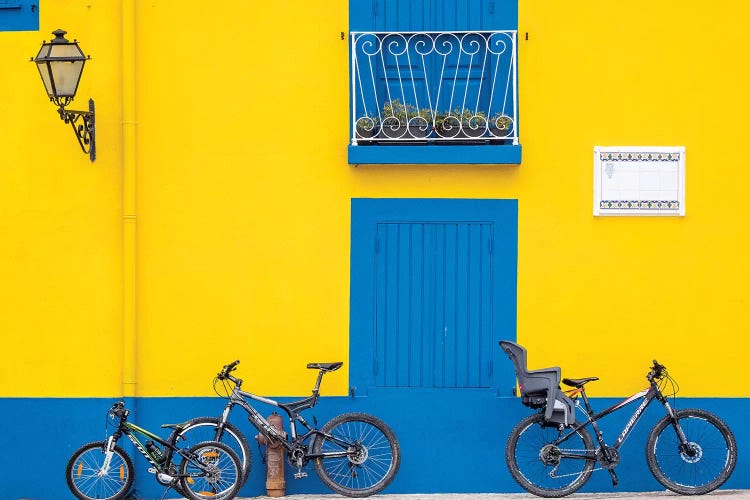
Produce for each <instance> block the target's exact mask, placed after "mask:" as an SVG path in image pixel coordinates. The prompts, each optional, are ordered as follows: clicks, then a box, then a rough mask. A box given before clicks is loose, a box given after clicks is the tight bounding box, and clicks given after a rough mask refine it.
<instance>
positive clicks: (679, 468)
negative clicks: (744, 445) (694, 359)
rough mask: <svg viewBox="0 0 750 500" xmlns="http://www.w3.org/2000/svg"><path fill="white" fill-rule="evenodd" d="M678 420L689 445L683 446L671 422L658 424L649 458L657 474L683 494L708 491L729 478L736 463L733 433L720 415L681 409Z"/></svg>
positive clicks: (650, 445)
mask: <svg viewBox="0 0 750 500" xmlns="http://www.w3.org/2000/svg"><path fill="white" fill-rule="evenodd" d="M677 419H678V422H679V425H680V427H681V428H682V432H683V433H684V434H685V437H686V438H687V441H688V443H689V444H688V448H687V449H686V448H685V447H681V446H680V440H679V438H678V436H677V432H676V431H675V428H674V426H673V425H671V422H669V421H664V423H663V424H662V425H660V426H657V428H655V430H654V435H653V438H652V439H650V442H649V448H648V449H649V452H650V453H649V454H650V455H651V456H649V457H647V458H648V462H649V465H650V466H651V470H652V472H654V476H655V477H656V479H658V480H659V481H660V482H661V483H662V484H663V485H664V486H666V487H667V488H669V489H671V490H673V491H676V492H678V493H682V494H688V495H689V494H704V493H708V492H709V491H712V490H714V489H716V488H718V487H719V486H721V485H722V484H723V483H724V482H725V481H726V480H727V479H728V478H729V475H730V474H731V473H732V470H733V469H734V464H735V462H736V446H735V443H734V438H733V436H732V435H731V432H730V431H729V429H728V428H727V427H726V425H725V424H723V422H721V421H720V420H719V419H718V418H717V417H713V416H711V415H710V414H707V413H706V412H703V411H694V410H683V411H679V412H677ZM714 420H715V421H714Z"/></svg>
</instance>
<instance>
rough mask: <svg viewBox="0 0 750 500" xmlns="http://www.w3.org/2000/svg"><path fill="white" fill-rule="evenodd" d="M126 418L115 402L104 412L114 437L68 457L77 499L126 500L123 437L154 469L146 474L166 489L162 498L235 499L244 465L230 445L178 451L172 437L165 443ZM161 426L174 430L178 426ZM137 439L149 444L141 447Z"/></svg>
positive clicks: (128, 471)
mask: <svg viewBox="0 0 750 500" xmlns="http://www.w3.org/2000/svg"><path fill="white" fill-rule="evenodd" d="M129 414H130V410H127V409H126V408H125V403H124V402H122V401H118V402H116V403H115V404H114V405H112V407H111V408H110V409H109V410H108V412H107V417H108V418H111V419H113V420H117V428H116V430H115V432H113V433H112V435H111V436H109V437H107V439H106V440H104V441H96V442H93V443H88V444H86V445H83V446H82V447H80V448H79V449H78V450H76V451H75V453H73V456H72V457H70V460H69V461H68V465H67V467H66V468H65V477H66V479H67V482H68V488H70V491H71V492H72V493H73V495H75V496H76V497H77V498H79V499H81V500H95V499H98V500H119V499H121V498H125V496H126V495H127V494H128V492H129V490H130V487H131V486H132V485H133V479H134V476H133V460H132V459H131V458H130V456H129V455H128V454H127V453H126V452H125V451H124V450H123V449H122V448H120V447H119V446H118V445H117V441H118V440H119V439H120V437H121V436H122V435H125V436H127V438H128V439H130V441H132V442H133V444H134V445H135V448H136V449H137V450H138V451H139V452H140V454H141V455H143V456H144V457H145V458H146V460H147V461H148V462H149V463H150V464H151V465H152V467H151V468H149V472H151V473H152V474H154V476H155V477H156V480H157V481H158V482H159V484H161V485H163V486H166V487H167V489H166V490H165V492H164V495H165V496H166V494H167V492H168V491H169V489H170V488H174V489H175V490H176V491H177V492H178V493H180V494H181V495H183V496H185V497H187V498H190V499H191V500H204V499H207V498H211V499H214V500H231V499H233V498H234V497H235V496H237V493H238V492H239V489H240V487H241V486H242V464H241V462H240V459H239V457H238V456H237V454H236V453H235V452H234V451H232V449H231V448H229V446H227V445H225V444H223V443H219V442H216V441H206V442H202V443H198V444H195V445H193V446H190V447H189V448H187V449H186V448H179V447H178V446H177V444H176V436H174V435H173V436H172V437H170V438H169V439H168V440H166V441H165V440H163V439H161V438H160V437H159V436H157V435H156V434H153V433H151V432H149V431H147V430H146V429H143V428H141V427H138V426H137V425H135V424H133V423H130V422H128V415H129ZM162 427H167V428H174V429H178V428H179V425H171V424H167V425H163V426H162ZM136 434H139V435H142V436H145V437H147V438H148V439H149V440H148V441H146V442H145V444H144V443H141V441H140V440H139V439H138V437H136ZM173 434H174V433H173ZM154 441H155V442H156V443H159V444H160V445H161V446H162V447H163V448H159V446H158V445H157V444H155V443H154ZM162 498H163V497H162Z"/></svg>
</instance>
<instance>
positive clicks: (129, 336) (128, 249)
mask: <svg viewBox="0 0 750 500" xmlns="http://www.w3.org/2000/svg"><path fill="white" fill-rule="evenodd" d="M135 119H136V116H135V0H122V255H123V266H122V274H123V275H122V278H123V279H122V282H123V285H122V292H123V297H122V309H123V311H122V313H123V320H122V343H123V351H122V352H123V356H122V392H123V396H124V397H126V398H135V396H136V395H137V388H136V380H137V377H136V352H137V346H138V336H137V330H136V319H137V309H136V304H137V302H136V157H135V153H136V142H135V140H136V134H135V133H136V121H135ZM131 404H133V405H134V404H135V401H134V400H133V401H132V403H131Z"/></svg>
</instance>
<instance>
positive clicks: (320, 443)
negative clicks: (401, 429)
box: [312, 413, 401, 497]
mask: <svg viewBox="0 0 750 500" xmlns="http://www.w3.org/2000/svg"><path fill="white" fill-rule="evenodd" d="M320 431H321V432H322V433H323V434H322V435H321V434H319V435H317V436H316V437H315V442H314V443H313V445H312V452H313V454H314V455H318V454H326V453H338V454H339V455H338V456H330V457H325V456H324V457H317V458H315V459H314V461H313V462H314V464H315V472H316V473H317V474H318V476H319V477H320V480H321V481H323V483H324V484H325V485H326V486H328V487H329V488H330V489H332V490H333V491H335V492H336V493H339V494H341V495H346V496H349V497H366V496H370V495H374V494H375V493H377V492H379V491H381V490H382V489H383V488H385V487H386V486H388V485H389V484H390V483H391V481H393V478H394V477H395V476H396V472H398V467H399V465H400V464H401V450H400V448H399V444H398V441H397V440H396V436H395V435H394V434H393V431H392V430H391V429H390V427H388V426H387V425H386V424H385V423H383V422H382V421H381V420H380V419H377V418H375V417H373V416H372V415H367V414H365V413H345V414H343V415H339V416H338V417H334V418H333V419H331V420H330V421H329V422H328V423H327V424H325V425H324V426H323V427H322V428H321V429H320Z"/></svg>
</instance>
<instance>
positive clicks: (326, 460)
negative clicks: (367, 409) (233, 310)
mask: <svg viewBox="0 0 750 500" xmlns="http://www.w3.org/2000/svg"><path fill="white" fill-rule="evenodd" d="M238 364H239V361H235V362H233V363H231V364H229V365H226V366H224V368H223V369H222V370H221V372H219V374H218V375H217V376H216V378H215V379H214V389H216V384H217V383H218V382H222V384H223V385H224V390H225V391H226V397H227V398H228V400H229V401H228V402H227V405H226V407H225V408H224V412H223V413H222V415H221V417H218V418H216V417H198V418H194V419H192V420H190V421H188V422H185V423H184V424H181V425H180V427H179V428H178V429H176V430H175V432H174V433H173V436H172V439H173V440H174V439H178V438H183V439H186V440H187V442H189V443H190V442H195V441H201V440H205V439H210V440H214V439H215V440H216V441H221V442H223V443H226V444H228V445H229V446H231V447H232V449H234V450H236V451H237V454H238V455H239V456H240V458H241V461H242V464H243V471H244V477H243V482H244V481H245V480H247V477H248V475H249V473H250V467H251V462H252V460H251V451H250V445H249V444H248V440H247V438H245V436H244V435H243V434H242V432H240V430H239V429H237V427H235V426H234V425H232V424H231V423H229V422H228V419H229V413H230V412H231V411H232V408H234V407H235V405H239V406H240V407H241V408H243V409H244V410H245V411H246V412H247V416H248V420H249V421H250V423H251V424H252V425H253V427H255V428H256V429H257V430H258V432H260V433H261V434H262V435H263V436H265V437H266V439H267V440H268V442H270V443H277V444H280V445H281V446H283V447H284V449H285V450H286V456H287V461H288V462H289V464H290V465H291V466H292V467H295V468H296V469H297V472H296V473H295V474H294V477H295V479H300V478H303V477H306V476H307V473H306V472H303V471H302V467H304V466H305V465H306V464H307V463H308V462H309V461H311V460H312V462H313V464H314V466H315V472H316V473H317V474H318V476H319V477H320V479H321V481H323V483H324V484H325V485H326V486H328V487H329V488H330V489H331V490H333V491H335V492H336V493H339V494H341V495H346V496H350V497H365V496H370V495H374V494H375V493H378V492H379V491H381V490H383V488H385V487H386V486H388V485H389V484H390V483H391V481H393V478H394V477H395V476H396V472H398V468H399V465H400V463H401V451H400V448H399V444H398V441H397V440H396V436H395V435H394V434H393V431H392V430H391V429H390V427H388V426H387V425H386V424H385V423H384V422H382V421H381V420H380V419H378V418H375V417H373V416H372V415H368V414H365V413H345V414H342V415H339V416H337V417H334V418H333V419H331V420H330V421H329V422H328V423H327V424H325V425H324V426H323V427H322V428H320V429H317V422H316V421H315V418H314V417H313V421H314V426H311V425H310V424H309V423H308V422H307V421H306V420H305V419H304V418H303V417H302V415H300V413H301V412H302V411H304V410H307V409H310V408H312V407H314V406H315V404H316V403H317V402H318V397H319V390H320V382H321V380H322V379H323V375H324V374H325V373H328V372H332V371H335V370H338V369H339V368H341V366H342V365H343V363H342V362H337V363H310V364H308V365H307V367H308V368H311V369H316V370H320V371H319V373H318V378H317V382H316V384H315V387H314V388H313V391H312V396H310V397H308V398H305V399H302V400H299V401H294V402H291V403H280V402H278V401H275V400H273V399H269V398H264V397H262V396H258V395H256V394H252V393H249V392H245V391H243V390H242V380H241V379H238V378H235V377H233V376H232V375H230V372H232V371H234V370H235V369H236V366H237V365H238ZM229 383H231V384H233V385H234V386H233V387H232V389H231V391H230V390H229ZM216 392H217V394H219V392H218V390H217V391H216ZM220 395H221V394H220ZM251 399H252V400H255V401H260V402H261V403H265V404H268V405H272V406H275V407H278V408H281V409H282V410H284V412H285V413H286V414H287V415H288V417H289V426H288V428H289V434H287V433H286V432H280V431H278V430H277V429H276V428H275V427H274V426H272V425H271V424H270V423H269V422H268V420H266V419H265V418H263V416H261V414H260V413H259V412H258V411H257V410H256V409H255V408H253V406H252V405H251V404H250V403H249V402H248V400H251ZM298 423H299V424H301V425H302V426H303V427H304V429H305V432H304V434H299V433H298V430H297V424H298ZM308 441H309V443H308Z"/></svg>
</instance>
